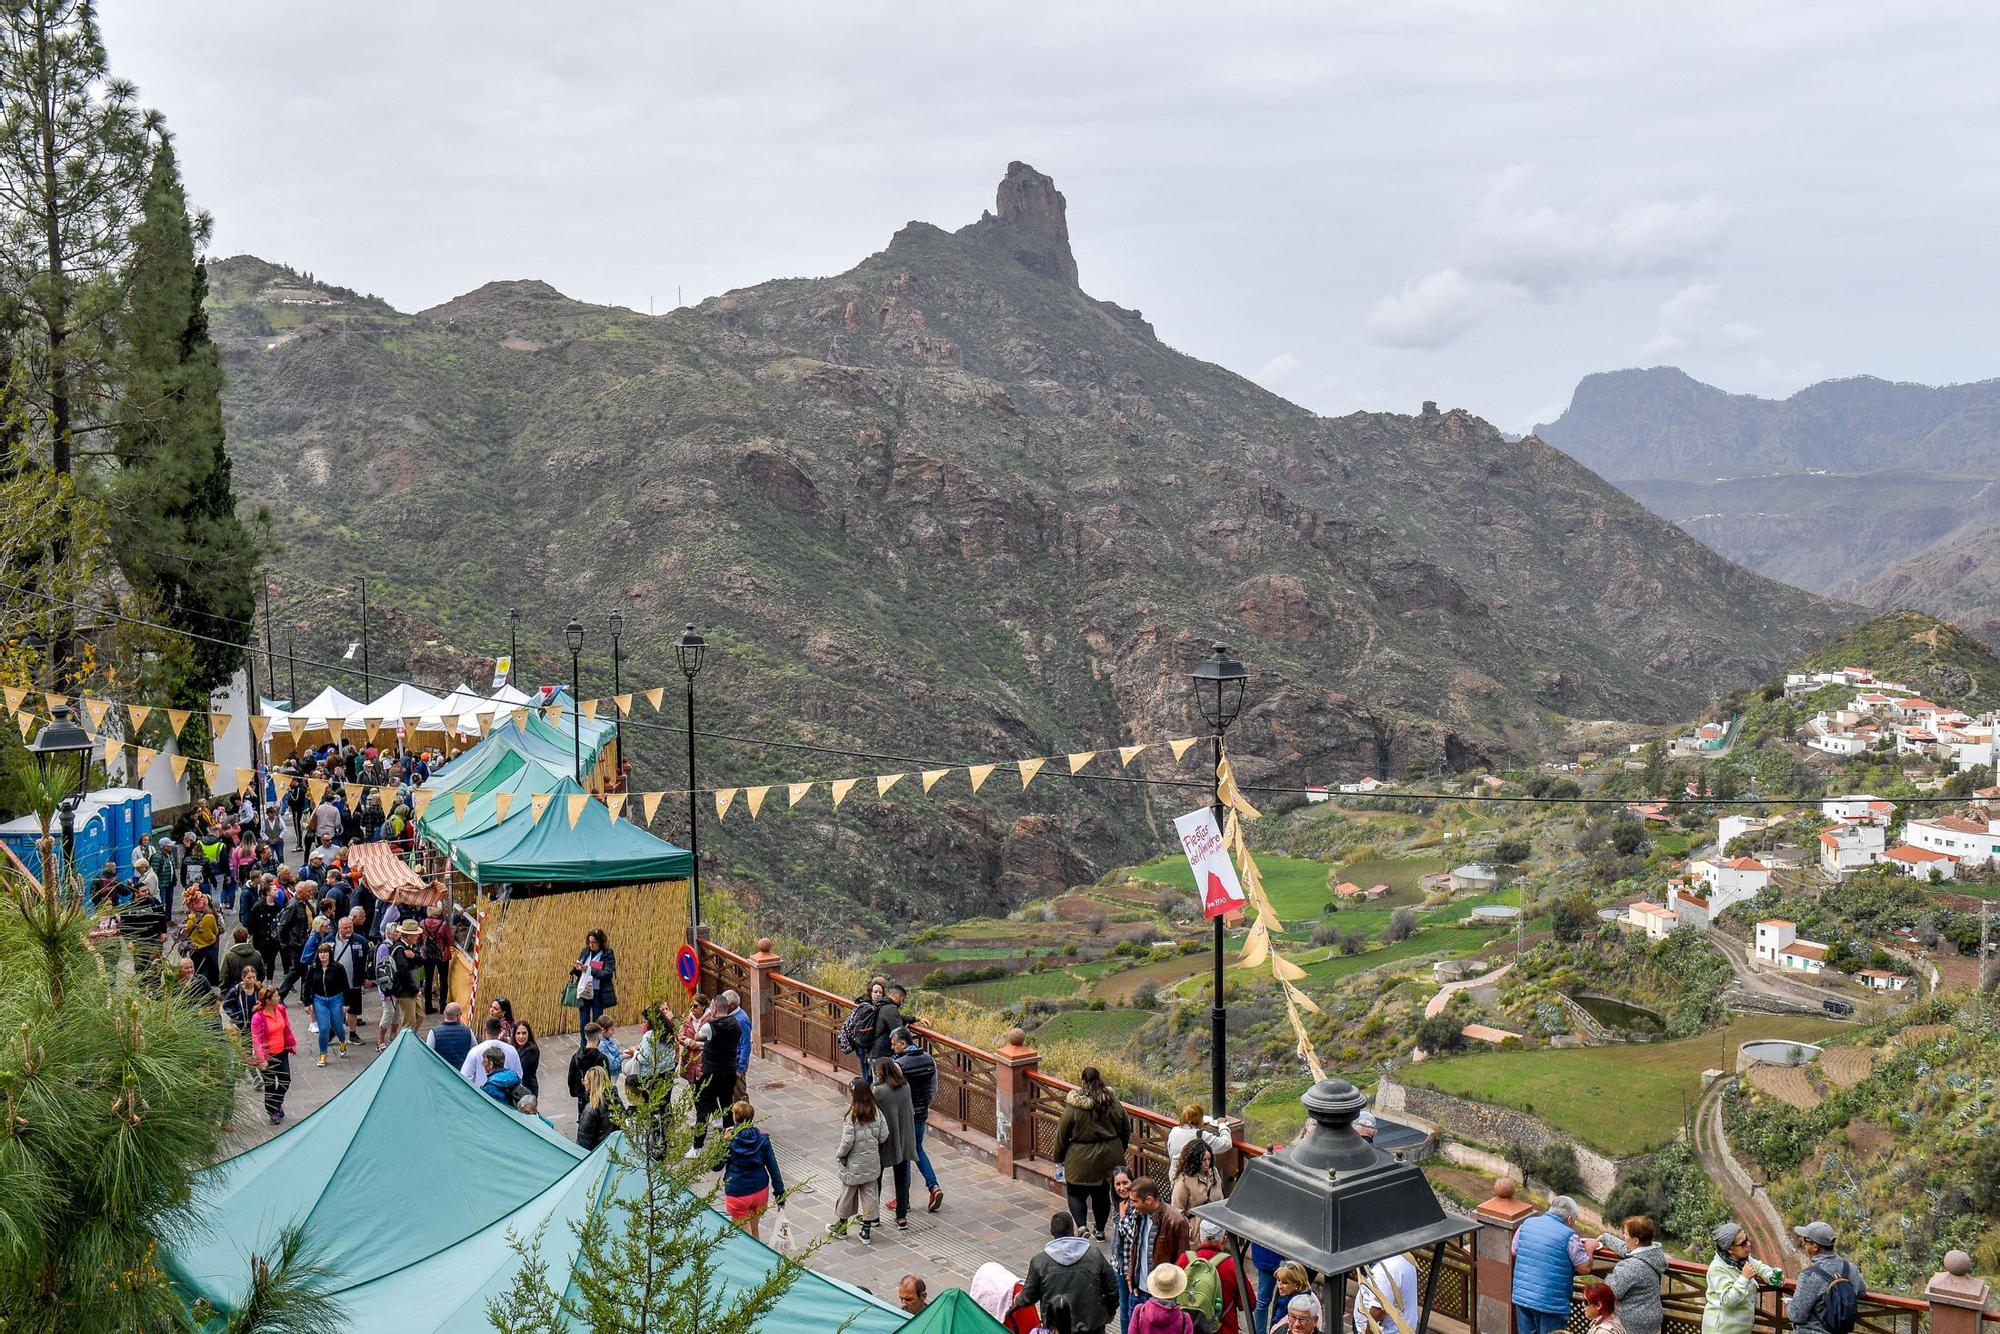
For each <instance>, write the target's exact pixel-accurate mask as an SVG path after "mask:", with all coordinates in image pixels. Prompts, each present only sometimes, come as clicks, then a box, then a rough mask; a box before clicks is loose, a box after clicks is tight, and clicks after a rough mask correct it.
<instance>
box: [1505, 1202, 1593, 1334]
mask: <svg viewBox="0 0 2000 1334" xmlns="http://www.w3.org/2000/svg"><path fill="white" fill-rule="evenodd" d="M1513 1251H1514V1291H1513V1302H1514V1328H1515V1330H1516V1331H1518V1334H1557V1331H1558V1330H1560V1329H1562V1327H1563V1326H1565V1325H1567V1324H1568V1323H1569V1306H1570V1294H1571V1292H1572V1291H1573V1290H1574V1289H1575V1287H1576V1276H1577V1275H1578V1274H1587V1273H1589V1272H1590V1248H1589V1247H1588V1246H1586V1245H1584V1242H1583V1238H1582V1237H1579V1236H1577V1235H1576V1201H1575V1200H1572V1199H1571V1198H1570V1197H1569V1196H1567V1195H1558V1196H1556V1197H1555V1198H1554V1199H1553V1200H1550V1201H1549V1208H1548V1212H1547V1213H1541V1214H1536V1215H1535V1216H1534V1217H1533V1218H1530V1219H1529V1220H1528V1221H1527V1222H1525V1223H1523V1224H1521V1226H1520V1228H1519V1229H1517V1230H1516V1231H1515V1233H1514V1245H1513Z"/></svg>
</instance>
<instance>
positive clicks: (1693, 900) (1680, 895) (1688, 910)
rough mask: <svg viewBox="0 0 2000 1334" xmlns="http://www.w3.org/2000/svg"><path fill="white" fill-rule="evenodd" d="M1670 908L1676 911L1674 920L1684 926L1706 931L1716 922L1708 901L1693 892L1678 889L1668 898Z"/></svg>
mask: <svg viewBox="0 0 2000 1334" xmlns="http://www.w3.org/2000/svg"><path fill="white" fill-rule="evenodd" d="M1668 906H1669V907H1671V908H1672V909H1673V910H1674V920H1675V921H1676V922H1678V923H1679V924H1680V925H1682V926H1692V927H1698V928H1700V929H1701V930H1704V931H1706V930H1707V929H1708V926H1709V923H1711V922H1713V921H1714V920H1715V914H1714V913H1713V912H1711V911H1710V909H1709V903H1708V900H1707V899H1705V898H1703V897H1702V896H1701V895H1699V894H1696V893H1694V892H1693V891H1692V890H1686V889H1676V890H1675V891H1674V892H1673V893H1672V894H1671V895H1670V896H1669V897H1668Z"/></svg>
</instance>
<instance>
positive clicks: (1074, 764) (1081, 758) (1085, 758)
mask: <svg viewBox="0 0 2000 1334" xmlns="http://www.w3.org/2000/svg"><path fill="white" fill-rule="evenodd" d="M1096 758H1097V752H1096V751H1094V750H1079V751H1077V752H1076V753H1075V754H1074V755H1071V756H1070V757H1069V771H1070V772H1071V773H1075V772H1077V770H1079V769H1081V768H1083V766H1084V765H1086V764H1089V763H1090V762H1091V761H1092V760H1094V759H1096Z"/></svg>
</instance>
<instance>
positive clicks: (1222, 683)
mask: <svg viewBox="0 0 2000 1334" xmlns="http://www.w3.org/2000/svg"><path fill="white" fill-rule="evenodd" d="M1188 677H1189V679H1190V680H1191V681H1192V682H1193V683H1194V700H1195V706H1196V707H1197V708H1199V709H1200V710H1201V719H1202V721H1203V722H1205V723H1207V724H1208V728H1209V732H1210V735H1211V737H1212V738H1213V743H1214V744H1213V749H1214V757H1215V771H1216V772H1215V802H1214V804H1215V822H1216V824H1217V825H1218V826H1220V825H1221V824H1222V822H1223V820H1224V819H1226V818H1227V813H1226V811H1225V810H1224V807H1223V804H1222V734H1223V733H1224V732H1226V731H1228V730H1229V725H1230V724H1231V723H1233V722H1235V721H1236V716H1237V715H1238V714H1240V713H1241V712H1242V711H1243V687H1244V685H1245V684H1246V683H1247V682H1248V681H1249V679H1250V673H1249V672H1248V671H1246V670H1244V667H1243V664H1242V663H1240V662H1238V661H1236V660H1235V659H1234V658H1232V657H1230V656H1229V647H1228V645H1226V644H1217V645H1215V647H1214V650H1213V651H1212V652H1211V653H1210V654H1209V656H1208V657H1206V658H1203V659H1202V660H1201V662H1200V663H1198V664H1197V665H1196V666H1195V669H1194V670H1193V671H1192V672H1190V673H1188ZM1222 918H1223V914H1221V913H1217V914H1216V916H1215V919H1214V922H1215V960H1214V964H1215V968H1214V972H1215V977H1214V984H1213V989H1212V997H1211V1003H1210V1005H1209V1011H1208V1046H1209V1057H1208V1091H1209V1101H1210V1102H1211V1103H1213V1104H1214V1115H1216V1116H1218V1117H1219V1116H1221V1115H1222V1114H1223V1113H1224V1112H1225V1111H1226V1110H1227V1106H1228V1098H1229V1086H1228V1079H1227V1071H1228V1064H1229V1062H1228V1043H1229V1021H1228V1012H1227V1011H1226V1010H1225V1009H1224V1008H1223V1005H1222Z"/></svg>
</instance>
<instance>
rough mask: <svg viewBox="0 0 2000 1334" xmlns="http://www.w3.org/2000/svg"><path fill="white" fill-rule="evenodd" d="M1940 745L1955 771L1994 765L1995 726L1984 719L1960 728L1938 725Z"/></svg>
mask: <svg viewBox="0 0 2000 1334" xmlns="http://www.w3.org/2000/svg"><path fill="white" fill-rule="evenodd" d="M1938 728H1939V731H1938V744H1939V745H1940V746H1942V747H1943V748H1944V749H1945V751H1946V753H1947V754H1948V755H1949V756H1950V758H1951V767H1952V768H1954V769H1977V768H1981V767H1983V766H1985V765H1989V764H1991V763H1993V731H1994V725H1993V724H1992V723H1991V722H1988V721H1986V720H1984V719H1981V720H1980V721H1979V722H1976V723H1969V724H1966V725H1964V726H1959V727H1947V726H1945V725H1944V724H1943V723H1940V724H1938Z"/></svg>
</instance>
